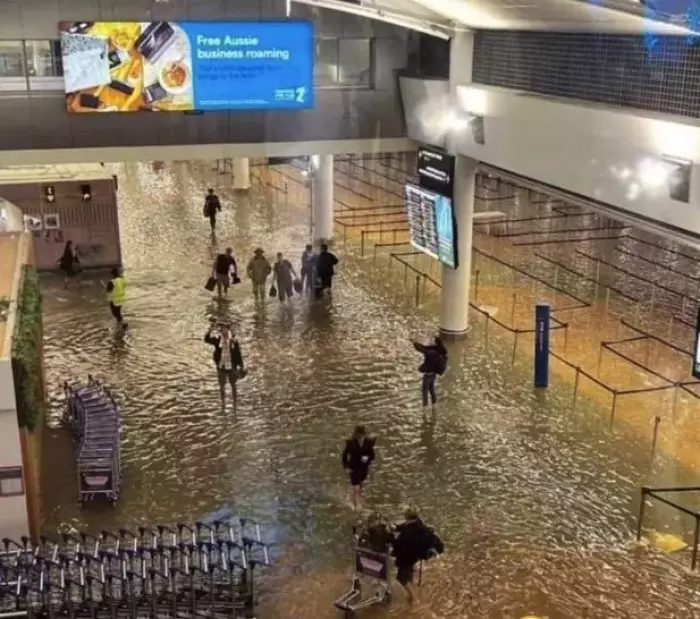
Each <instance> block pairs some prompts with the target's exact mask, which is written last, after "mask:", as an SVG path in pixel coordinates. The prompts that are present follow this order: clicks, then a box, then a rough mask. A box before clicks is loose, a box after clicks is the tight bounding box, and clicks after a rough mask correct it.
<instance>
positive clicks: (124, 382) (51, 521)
mask: <svg viewBox="0 0 700 619" xmlns="http://www.w3.org/2000/svg"><path fill="white" fill-rule="evenodd" d="M115 172H116V173H117V174H118V175H119V181H120V182H119V186H120V190H119V207H120V225H121V235H122V245H123V248H122V249H123V257H124V264H125V269H126V270H125V275H126V278H127V282H128V291H129V300H128V302H127V304H126V306H125V315H126V317H127V319H128V321H129V325H130V329H131V333H130V335H129V337H128V338H126V340H122V339H120V338H118V337H115V334H114V333H113V325H112V319H111V316H110V314H109V308H108V307H107V306H106V303H105V299H104V292H103V288H102V285H101V284H100V282H99V281H98V277H97V276H91V275H87V276H86V278H85V280H84V282H83V286H82V287H81V288H80V289H68V290H64V289H63V286H62V281H60V280H59V279H58V278H55V277H53V276H47V277H46V278H45V279H44V295H45V296H44V307H45V364H46V372H47V379H48V383H49V385H51V387H52V405H53V406H52V412H51V414H50V417H49V419H48V426H49V427H48V428H47V429H46V430H45V432H44V449H43V461H42V468H43V479H42V492H43V497H42V500H43V511H44V514H45V523H44V529H45V531H46V532H47V533H52V532H54V531H55V530H56V529H57V528H58V529H60V530H67V529H69V528H71V527H76V528H79V527H87V528H88V530H90V531H92V532H97V531H100V530H101V529H109V528H117V527H119V526H122V525H126V526H129V527H135V526H137V525H139V524H144V525H145V524H152V523H157V522H162V523H167V524H172V523H176V522H186V521H193V520H196V519H198V518H201V517H203V516H206V515H208V514H211V513H212V512H215V511H217V510H220V509H225V510H228V509H230V510H232V511H233V512H235V513H236V514H241V515H247V516H251V517H254V518H256V519H258V520H259V521H260V522H261V523H263V524H264V525H265V527H266V528H267V531H268V533H269V535H270V537H271V538H272V541H273V543H274V557H275V565H274V567H272V568H270V571H269V573H268V576H267V581H266V586H265V592H264V595H263V600H262V606H261V608H260V612H259V617H260V619H283V618H285V619H286V618H293V619H297V618H298V619H302V618H303V619H306V618H324V617H329V618H330V617H336V616H338V613H337V611H335V609H334V608H333V601H334V600H335V599H336V598H337V597H339V596H340V595H341V594H342V593H343V592H344V591H345V590H346V589H347V588H348V586H349V575H350V568H351V562H352V537H351V528H352V525H353V524H355V522H356V521H357V515H356V514H353V512H352V510H351V507H350V505H349V503H348V500H347V489H348V488H347V480H346V477H345V474H344V473H343V471H342V468H341V465H340V451H341V450H342V446H343V441H344V439H345V438H347V437H348V436H349V434H350V432H351V431H352V428H353V426H354V425H355V424H357V423H364V424H365V425H366V426H367V427H368V429H369V430H370V431H371V433H373V434H374V435H376V436H377V450H378V460H377V462H376V464H375V466H374V470H373V473H372V475H371V478H370V481H369V483H368V486H367V491H366V497H365V507H366V508H372V509H378V510H381V511H382V512H383V513H384V514H386V515H387V516H388V517H390V518H391V519H399V517H400V514H401V508H402V506H403V505H404V504H406V503H414V504H416V505H417V506H418V508H419V509H420V510H421V512H422V515H423V517H424V518H425V520H426V521H427V522H428V523H429V524H430V525H431V526H433V527H434V528H435V529H436V531H437V532H438V533H439V534H440V536H441V537H442V538H443V540H444V542H445V545H446V552H445V554H444V555H443V556H442V557H440V558H439V559H437V560H435V561H432V562H430V563H429V564H428V566H427V569H426V570H425V573H424V577H423V584H422V586H421V604H420V605H418V606H417V607H415V608H413V609H408V608H407V607H406V605H405V603H404V598H403V596H402V592H401V591H399V590H397V591H396V595H395V597H394V601H393V603H392V605H391V606H390V607H388V608H373V609H369V610H368V611H367V612H366V613H365V614H366V616H367V617H375V618H377V617H402V618H403V617H406V618H413V617H415V618H423V617H428V618H431V617H440V618H445V619H447V618H450V619H452V618H469V619H471V618H474V619H476V618H480V619H481V618H484V619H505V618H508V619H510V618H514V619H519V618H520V617H523V616H526V615H534V616H539V617H547V618H548V619H583V618H586V619H598V618H600V619H603V618H605V619H647V618H649V619H651V618H653V617H666V618H678V619H685V618H690V617H700V580H699V579H698V577H697V576H696V575H694V574H691V573H690V572H689V571H688V570H687V565H688V560H687V559H688V557H687V555H683V557H682V558H680V559H678V558H677V557H671V556H668V555H665V554H662V553H660V552H658V551H652V550H649V549H647V548H643V547H639V546H637V545H636V544H635V542H634V533H635V527H636V516H637V509H638V505H639V488H640V486H641V485H643V484H652V485H661V484H669V485H676V484H679V485H680V484H685V483H693V474H694V473H695V472H696V471H694V470H687V469H685V468H683V466H682V465H681V464H680V463H679V462H678V461H676V460H674V459H673V458H672V457H671V456H668V455H666V454H664V455H663V456H659V457H658V458H657V459H656V461H655V464H654V466H653V468H651V469H650V467H649V441H648V438H647V437H646V436H643V435H641V434H640V433H638V432H636V431H634V428H633V427H628V426H626V425H625V424H619V425H618V426H616V428H615V430H614V431H612V432H611V431H609V430H608V425H607V416H608V411H607V410H605V409H602V408H601V406H600V404H599V403H598V402H597V401H596V399H595V398H588V397H583V396H582V398H581V402H580V403H579V405H578V408H577V410H576V412H572V401H571V388H570V385H568V384H564V383H563V382H558V381H553V384H552V387H551V388H550V389H549V390H548V391H546V392H538V393H535V392H534V391H533V389H532V387H531V370H530V365H529V363H528V360H527V359H526V358H523V359H522V362H519V363H515V364H514V365H511V358H510V346H502V345H501V344H500V343H499V341H498V340H494V341H492V342H491V344H490V345H489V346H485V345H484V337H483V331H480V330H479V329H478V328H476V327H475V329H474V331H473V332H472V334H470V337H469V338H468V339H467V340H466V341H465V342H462V343H458V344H454V345H450V368H449V370H448V372H447V374H446V375H445V376H444V378H443V379H442V380H441V381H440V385H439V389H440V395H441V396H442V399H441V401H440V404H439V409H438V412H437V415H436V416H435V417H432V416H431V415H428V416H424V415H423V413H422V410H421V406H420V397H419V392H418V387H419V377H418V374H417V371H416V370H417V365H418V363H419V361H420V359H419V358H418V356H417V355H416V354H415V353H414V351H413V349H412V347H411V345H410V340H411V339H414V338H417V339H427V338H428V337H430V336H431V335H432V334H433V333H434V329H435V323H436V320H435V312H434V303H432V302H430V301H426V302H425V303H424V305H423V307H421V308H420V309H416V308H414V307H412V304H411V302H410V301H407V300H406V299H405V298H402V290H403V284H402V282H401V281H400V280H401V276H397V277H395V276H394V275H393V274H392V273H391V271H388V270H381V269H380V268H379V267H377V266H372V261H371V260H367V259H366V258H365V259H363V258H361V257H360V255H359V252H357V251H354V250H352V249H351V248H350V245H351V244H348V250H347V251H345V250H344V249H343V244H342V243H340V244H339V248H338V253H339V257H340V258H341V267H340V269H339V276H338V278H337V280H338V281H337V284H334V295H333V300H332V303H331V304H327V303H325V302H311V301H308V300H306V299H303V298H299V297H298V298H295V299H294V301H293V304H292V306H291V308H289V309H287V308H282V307H280V306H279V303H278V302H277V301H276V300H275V299H268V300H267V303H266V304H265V305H262V306H261V305H256V303H255V301H254V299H253V296H252V294H251V289H250V286H249V283H248V282H247V281H245V279H244V282H243V283H242V284H241V285H240V286H237V287H236V288H235V290H234V291H233V292H232V294H231V295H230V300H229V302H228V303H223V304H219V303H218V302H217V301H216V300H215V299H214V298H213V296H212V295H211V294H210V293H208V292H207V291H205V290H204V287H203V285H204V282H205V280H206V278H207V276H208V274H209V272H210V269H211V262H212V259H213V257H214V255H215V254H216V252H217V251H219V250H220V249H221V248H224V247H226V246H228V245H230V246H232V247H233V248H234V252H235V255H236V257H237V259H238V261H239V268H240V266H244V265H245V263H246V262H247V260H248V258H249V257H250V256H251V255H252V250H253V249H254V248H255V247H258V246H260V247H262V248H264V249H265V251H266V253H267V255H268V257H272V256H274V253H275V252H277V251H282V252H284V253H285V255H286V256H288V257H290V258H291V259H293V261H294V263H295V264H298V261H299V256H300V254H301V251H302V249H303V245H304V244H305V243H306V241H307V238H308V210H307V209H306V208H304V207H303V206H301V205H300V204H297V203H295V201H294V200H289V199H287V200H285V199H284V198H283V197H281V196H280V195H279V194H278V193H276V192H272V193H271V192H269V191H261V190H260V188H258V187H256V188H253V189H252V190H251V191H250V192H249V194H247V195H246V194H241V193H234V192H233V190H232V189H231V181H230V179H229V178H228V177H226V176H221V175H219V174H217V173H216V172H214V171H212V169H211V165H210V164H209V163H173V164H168V165H166V166H165V167H164V168H162V169H159V170H154V167H153V166H152V165H150V164H129V165H125V166H121V167H119V168H115ZM208 186H213V187H214V188H215V189H216V190H217V192H218V193H219V195H220V197H221V200H222V204H223V209H224V210H223V213H222V215H221V217H220V218H219V224H218V227H217V238H216V239H215V240H214V241H212V239H211V237H210V235H209V229H208V222H207V221H206V220H204V219H203V218H202V215H201V211H202V202H203V195H204V192H205V190H206V188H207V187H208ZM339 191H340V190H339ZM397 201H398V200H397ZM561 251H563V250H561ZM572 251H573V250H572ZM395 280H396V281H395ZM481 294H484V295H486V294H488V291H487V290H486V288H482V293H481ZM217 315H219V316H222V315H223V316H228V317H230V318H231V320H232V321H233V323H234V325H235V330H236V333H237V336H238V338H239V340H240V341H241V345H242V349H243V354H244V356H245V359H246V362H247V366H248V368H249V375H248V376H247V377H246V378H245V380H244V381H242V382H241V383H240V384H239V402H238V406H237V408H236V410H235V411H234V410H233V409H232V407H231V405H229V406H227V407H226V408H225V409H222V407H221V405H220V401H219V396H218V386H217V383H216V375H215V372H214V368H213V365H212V362H211V349H210V348H209V347H208V346H206V345H205V344H204V342H203V341H202V338H203V335H204V333H205V332H206V330H207V328H208V324H209V323H208V320H209V317H211V316H217ZM523 355H524V353H523ZM88 373H91V374H94V375H95V376H96V377H99V378H101V379H103V380H105V381H106V382H107V383H108V384H109V385H110V386H111V387H112V388H113V389H114V391H115V392H116V394H117V397H118V400H119V402H120V404H121V406H122V410H123V416H124V450H123V470H124V480H123V492H122V495H121V496H120V499H119V501H118V503H117V505H116V507H114V508H109V507H100V506H97V505H96V506H90V507H87V508H79V507H77V505H76V482H75V467H74V464H73V461H72V455H73V448H72V444H71V437H70V435H69V433H68V432H67V430H65V429H63V428H61V426H60V421H59V417H60V413H61V411H60V388H59V385H60V383H61V381H63V380H64V379H67V378H85V377H86V376H87V374H88ZM674 518H675V515H674V514H673V513H669V512H662V511H659V512H654V513H652V514H651V516H650V520H651V522H649V523H647V524H648V526H652V525H653V526H656V527H657V528H659V529H664V527H665V526H667V525H669V526H671V525H673V526H676V529H674V530H677V528H678V527H679V526H680V527H681V530H684V529H683V527H685V526H686V525H687V523H686V522H685V521H683V522H680V523H679V522H678V521H674ZM397 589H398V586H397Z"/></svg>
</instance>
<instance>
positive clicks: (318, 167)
mask: <svg viewBox="0 0 700 619" xmlns="http://www.w3.org/2000/svg"><path fill="white" fill-rule="evenodd" d="M311 160H312V163H313V166H314V171H313V172H312V174H313V175H314V177H313V179H312V181H311V183H312V185H311V222H312V227H313V242H314V245H318V244H319V243H320V242H322V241H332V240H333V201H334V196H333V155H314V156H313V157H312V159H311Z"/></svg>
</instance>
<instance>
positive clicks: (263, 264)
mask: <svg viewBox="0 0 700 619" xmlns="http://www.w3.org/2000/svg"><path fill="white" fill-rule="evenodd" d="M246 273H247V274H248V277H250V281H252V282H253V295H254V296H255V300H256V301H261V300H262V301H264V300H265V296H266V295H267V286H266V283H267V278H268V276H269V275H270V273H272V266H271V265H270V261H269V260H268V259H267V258H266V257H265V252H263V250H262V249H260V248H259V247H258V248H257V249H256V250H255V251H254V252H253V257H252V258H251V259H250V262H249V263H248V266H247V267H246Z"/></svg>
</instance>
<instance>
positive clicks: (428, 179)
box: [417, 146, 455, 200]
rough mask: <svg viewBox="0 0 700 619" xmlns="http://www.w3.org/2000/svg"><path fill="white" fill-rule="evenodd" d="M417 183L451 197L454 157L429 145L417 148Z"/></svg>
mask: <svg viewBox="0 0 700 619" xmlns="http://www.w3.org/2000/svg"><path fill="white" fill-rule="evenodd" d="M417 166H418V170H417V172H418V184H419V185H420V186H421V187H423V189H427V190H428V191H434V192H435V193H437V194H440V195H441V196H447V197H448V198H450V200H451V199H452V194H453V187H454V174H455V158H454V156H453V155H448V154H447V153H446V152H444V151H441V150H439V149H437V148H431V147H429V146H421V147H420V148H419V149H418V160H417Z"/></svg>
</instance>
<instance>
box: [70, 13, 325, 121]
mask: <svg viewBox="0 0 700 619" xmlns="http://www.w3.org/2000/svg"><path fill="white" fill-rule="evenodd" d="M59 29H60V34H61V55H62V59H63V69H64V80H65V92H66V105H67V108H68V111H69V112H73V113H90V112H137V111H141V110H144V111H160V112H188V111H207V110H210V111H215V110H261V109H291V110H294V109H309V108H312V107H313V72H314V66H313V65H314V44H313V24H312V23H311V22H308V21H293V20H290V21H284V22H165V21H159V22H62V23H61V24H60V25H59Z"/></svg>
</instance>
